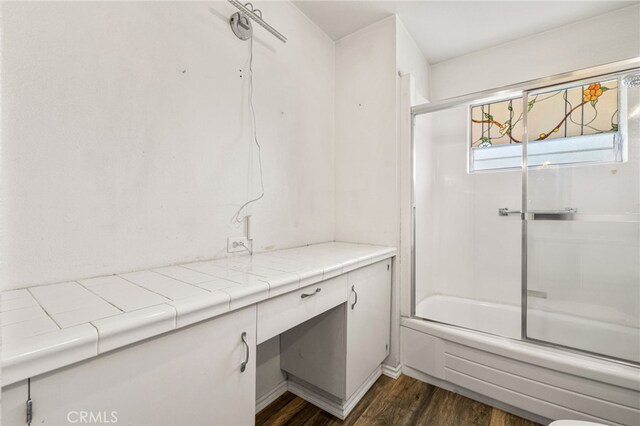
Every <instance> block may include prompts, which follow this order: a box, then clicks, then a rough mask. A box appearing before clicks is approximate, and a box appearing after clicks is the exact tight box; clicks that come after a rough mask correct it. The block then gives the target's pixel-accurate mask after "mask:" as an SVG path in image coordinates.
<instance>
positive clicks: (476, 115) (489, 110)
mask: <svg viewBox="0 0 640 426" xmlns="http://www.w3.org/2000/svg"><path fill="white" fill-rule="evenodd" d="M522 118H523V114H522V98H516V99H509V100H506V101H501V102H494V103H491V104H484V105H477V106H474V107H472V108H471V147H472V148H487V147H490V146H493V145H505V144H512V143H520V142H522Z"/></svg>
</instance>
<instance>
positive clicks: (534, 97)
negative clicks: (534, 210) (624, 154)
mask: <svg viewBox="0 0 640 426" xmlns="http://www.w3.org/2000/svg"><path fill="white" fill-rule="evenodd" d="M618 87H619V84H618V80H617V79H607V80H603V81H597V82H591V83H588V84H587V83H585V84H580V85H566V86H562V87H556V88H553V89H550V90H548V91H537V92H532V93H530V94H529V95H528V97H527V105H526V111H525V110H524V109H525V105H524V101H523V98H522V97H518V98H514V99H507V100H501V101H498V102H493V103H485V104H481V105H473V106H472V107H471V123H470V126H471V130H470V138H471V142H470V151H471V153H470V170H471V171H475V170H489V169H502V168H514V167H519V166H520V162H521V156H522V147H521V146H522V141H523V136H524V134H523V133H524V126H523V124H524V116H525V115H526V116H527V119H526V121H527V134H528V139H529V143H528V155H527V157H528V160H529V165H532V166H539V165H550V164H571V163H585V162H594V161H620V159H621V157H620V142H621V138H620V135H619V131H618V130H619V123H618V117H619V114H618V104H619V102H618V97H619V93H618Z"/></svg>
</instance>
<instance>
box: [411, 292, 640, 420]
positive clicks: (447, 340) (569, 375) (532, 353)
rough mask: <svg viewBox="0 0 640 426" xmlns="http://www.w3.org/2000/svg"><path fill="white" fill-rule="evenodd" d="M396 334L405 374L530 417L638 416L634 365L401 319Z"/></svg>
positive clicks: (639, 378)
mask: <svg viewBox="0 0 640 426" xmlns="http://www.w3.org/2000/svg"><path fill="white" fill-rule="evenodd" d="M461 307H462V305H459V308H461ZM467 309H469V308H468V307H466V306H465V307H464V310H467ZM462 311H463V309H457V312H458V313H459V314H460V315H466V314H465V313H463V312H462ZM401 336H402V339H401V342H402V350H401V353H402V364H403V372H404V373H405V374H407V375H409V376H412V377H415V378H417V379H420V380H423V381H426V382H429V383H432V384H435V385H436V386H440V387H444V388H446V389H455V390H456V391H457V392H460V393H462V394H464V395H467V396H469V397H471V398H474V399H477V400H480V401H483V402H485V403H488V404H491V405H493V406H497V407H501V408H503V409H506V410H507V411H511V412H514V413H516V414H518V415H520V416H523V417H527V418H530V419H532V420H534V421H537V422H540V423H548V422H549V420H550V419H567V418H570V419H578V420H585V421H593V422H598V423H605V424H611V425H631V424H637V420H638V418H640V370H638V368H636V367H632V366H627V365H622V364H614V363H611V362H609V361H604V360H599V359H595V358H592V357H588V356H584V355H579V354H576V353H571V352H567V351H562V350H558V349H552V348H547V347H544V346H540V345H536V344H531V343H526V342H522V341H518V340H513V339H507V338H503V337H499V336H492V335H490V334H487V333H480V332H476V331H471V330H465V329H462V328H459V327H453V326H450V325H444V324H438V323H434V322H430V321H424V320H421V319H411V318H403V319H402V327H401ZM532 413H535V414H532Z"/></svg>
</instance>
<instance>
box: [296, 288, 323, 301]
mask: <svg viewBox="0 0 640 426" xmlns="http://www.w3.org/2000/svg"><path fill="white" fill-rule="evenodd" d="M320 290H322V289H321V288H320V287H318V288H316V291H314V292H313V293H311V294H307V293H302V294H301V295H300V298H301V299H304V298H305V297H311V296H315V295H316V294H318V293H320Z"/></svg>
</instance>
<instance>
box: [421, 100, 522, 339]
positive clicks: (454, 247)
mask: <svg viewBox="0 0 640 426" xmlns="http://www.w3.org/2000/svg"><path fill="white" fill-rule="evenodd" d="M505 110H506V108H505ZM469 119H470V109H469V105H468V104H461V105H458V106H454V107H451V108H447V109H442V110H438V111H434V112H430V113H427V114H423V115H420V116H417V117H416V121H415V126H414V158H413V160H414V167H415V170H414V173H415V178H414V181H415V183H414V197H415V210H414V211H415V225H414V226H415V227H414V232H415V260H414V261H415V263H414V265H415V285H414V295H413V297H414V310H415V316H417V317H420V318H424V319H428V320H432V321H437V322H441V323H446V324H452V325H455V326H458V327H464V328H467V329H473V330H478V331H482V332H485V333H490V334H494V335H499V336H504V337H510V338H514V339H520V337H521V324H520V319H521V311H520V302H521V301H520V294H521V291H520V277H521V269H520V260H521V245H522V240H521V229H522V224H521V221H520V218H519V217H516V216H506V217H505V216H499V215H498V214H497V210H498V208H500V207H511V208H514V207H515V208H518V207H519V206H520V205H521V200H522V192H521V190H522V181H521V177H522V172H521V169H519V168H510V169H507V170H500V171H497V172H484V171H482V172H478V173H469V171H468V163H467V159H468V151H469V143H470V141H469V136H470V135H469V134H468V132H467V129H468V123H469ZM484 134H491V135H493V136H499V129H497V128H494V129H491V130H490V132H489V130H488V129H487V128H486V127H485V133H484ZM519 163H520V161H519V159H518V163H517V166H519Z"/></svg>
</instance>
